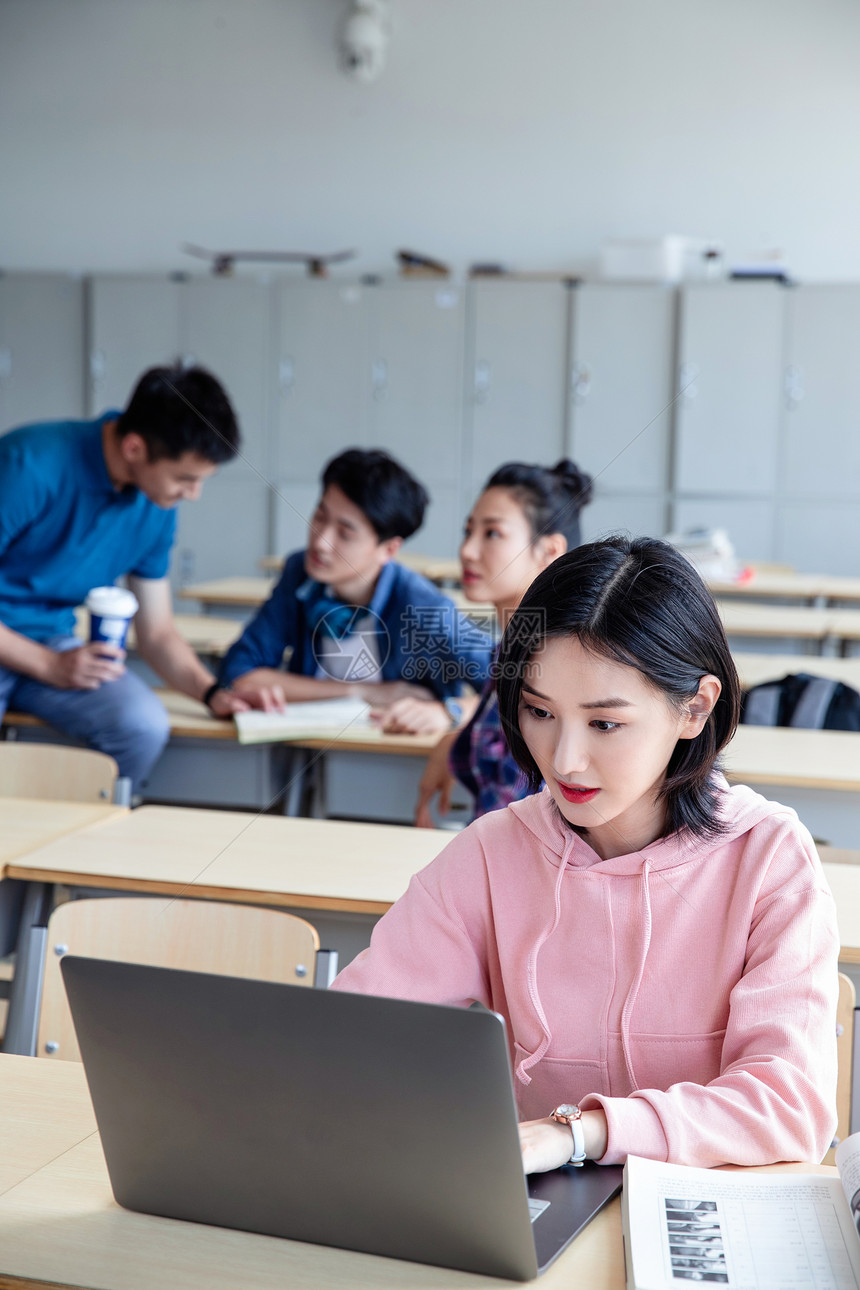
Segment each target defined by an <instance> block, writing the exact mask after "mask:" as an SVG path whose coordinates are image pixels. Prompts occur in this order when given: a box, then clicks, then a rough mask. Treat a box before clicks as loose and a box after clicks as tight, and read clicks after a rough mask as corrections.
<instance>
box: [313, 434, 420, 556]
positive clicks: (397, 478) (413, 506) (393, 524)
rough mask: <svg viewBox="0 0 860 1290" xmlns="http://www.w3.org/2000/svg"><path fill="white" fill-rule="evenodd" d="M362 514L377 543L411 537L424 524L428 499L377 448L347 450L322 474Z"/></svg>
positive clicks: (404, 471) (324, 481) (402, 469)
mask: <svg viewBox="0 0 860 1290" xmlns="http://www.w3.org/2000/svg"><path fill="white" fill-rule="evenodd" d="M331 484H334V485H336V487H338V488H339V489H340V491H341V492H342V493H343V494H344V496H345V497H348V498H349V500H350V501H351V502H353V503H354V504H355V505H356V506H357V507H358V509H359V510H360V511H361V512H362V514H363V515H364V517H365V519H366V520H367V522H368V523H369V524H370V525H371V527H372V528H373V530H374V532H375V533H376V536H377V537H378V539H379V541H380V542H385V541H386V540H387V539H388V538H393V537H399V538H408V537H411V536H412V534H413V533H415V532H416V531H417V530H418V529H420V527H421V525H422V524H423V522H424V511H425V510H426V508H427V503H428V502H429V500H430V498H429V497H428V495H427V490H426V489H425V488H424V486H423V484H419V482H418V480H417V479H415V478H413V476H412V475H410V473H409V471H408V470H407V469H406V468H405V466H401V465H400V462H399V461H395V460H394V458H393V457H389V455H388V453H387V452H382V451H381V449H378V448H366V449H365V448H348V449H347V451H346V452H342V453H341V454H340V456H338V457H333V458H332V459H331V461H330V462H329V463H328V465H327V466H326V468H325V470H324V471H323V475H322V486H323V489H324V490H325V489H326V488H328V487H329V485H331Z"/></svg>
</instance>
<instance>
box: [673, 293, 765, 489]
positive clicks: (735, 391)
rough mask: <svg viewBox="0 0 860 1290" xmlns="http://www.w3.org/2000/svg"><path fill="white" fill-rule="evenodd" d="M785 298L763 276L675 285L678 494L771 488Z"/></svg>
mask: <svg viewBox="0 0 860 1290" xmlns="http://www.w3.org/2000/svg"><path fill="white" fill-rule="evenodd" d="M785 300H786V291H785V289H784V288H782V287H780V286H778V285H776V284H774V283H770V282H764V283H762V282H756V283H752V282H751V283H738V282H736V283H725V284H710V285H701V286H690V287H685V288H683V289H682V290H681V293H680V326H679V343H678V377H677V391H678V399H677V402H676V405H675V407H676V416H675V433H676V463H675V464H676V471H675V487H676V489H677V490H678V492H680V493H682V494H683V493H698V494H701V493H706V492H710V493H717V494H735V495H740V496H744V495H754V494H759V495H763V494H768V495H769V494H771V493H772V491H773V489H774V487H775V486H776V482H777V481H776V473H777V472H776V461H777V443H778V435H779V422H780V387H781V376H782V355H783V330H784V317H785Z"/></svg>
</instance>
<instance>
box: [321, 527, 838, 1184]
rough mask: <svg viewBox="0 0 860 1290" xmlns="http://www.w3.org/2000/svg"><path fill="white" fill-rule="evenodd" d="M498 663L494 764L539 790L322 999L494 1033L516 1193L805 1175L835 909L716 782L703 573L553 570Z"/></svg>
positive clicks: (476, 827)
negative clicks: (455, 1016)
mask: <svg viewBox="0 0 860 1290" xmlns="http://www.w3.org/2000/svg"><path fill="white" fill-rule="evenodd" d="M499 666H500V670H499V679H498V694H499V708H500V711H501V715H502V721H503V722H504V723H505V728H506V729H509V730H510V742H511V748H512V751H513V754H514V756H515V757H516V760H517V763H518V764H519V766H520V767H521V769H522V770H523V772H524V774H525V775H526V777H527V779H528V781H529V783H530V785H532V786H533V787H535V786H537V784H539V783H540V781H541V780H543V781H544V783H545V785H546V786H545V788H544V789H543V790H542V791H541V792H540V793H537V794H536V795H535V796H532V797H528V798H526V799H525V800H524V801H521V802H515V803H513V804H512V805H511V806H508V807H507V808H505V810H502V811H491V812H490V813H489V814H488V815H485V816H483V817H482V818H481V819H479V820H476V821H475V823H474V824H471V825H470V826H469V827H468V828H467V829H465V830H464V832H462V833H461V834H459V836H457V837H456V838H455V839H454V840H453V841H452V842H451V843H450V845H449V846H448V847H446V849H445V850H444V851H443V852H442V853H441V854H440V855H439V856H438V858H437V859H436V860H434V861H433V862H432V863H431V864H430V865H429V866H428V867H427V868H426V869H424V870H423V871H422V872H421V873H419V874H417V875H416V876H415V877H414V878H413V879H412V881H411V883H410V886H409V889H408V890H407V892H406V894H405V895H404V896H402V897H401V899H400V900H399V901H397V903H396V904H395V905H393V906H392V908H391V909H390V911H389V912H388V913H387V914H385V916H384V917H383V918H382V919H381V920H380V922H379V923H378V924H377V925H376V928H375V929H374V932H373V937H372V940H371V943H370V947H369V949H367V950H364V951H363V952H362V954H360V955H359V956H358V958H356V959H355V960H354V961H353V962H352V963H351V964H350V965H349V966H348V967H347V968H346V969H345V970H344V971H343V972H342V973H341V974H340V976H339V977H338V978H337V979H336V981H335V983H334V988H336V989H341V990H354V991H358V992H362V993H368V994H379V995H386V996H388V997H392V998H402V999H412V1000H418V1001H424V1002H428V1003H444V1004H449V1005H459V1006H467V1005H469V1004H470V1003H472V1002H473V1001H474V1000H477V1001H479V1002H480V1003H482V1004H484V1005H485V1006H486V1007H488V1008H492V1009H494V1010H495V1011H497V1012H499V1013H501V1014H502V1015H503V1016H504V1017H505V1020H506V1022H507V1025H508V1033H509V1040H510V1045H511V1057H512V1062H513V1068H514V1084H515V1087H516V1090H517V1098H518V1103H519V1109H520V1115H521V1118H522V1120H523V1121H524V1123H523V1124H522V1125H521V1140H522V1146H523V1158H524V1165H525V1168H526V1171H527V1172H533V1171H541V1170H545V1169H554V1168H556V1167H557V1166H559V1165H562V1164H564V1163H565V1162H566V1161H568V1160H570V1159H572V1149H573V1156H574V1157H579V1158H589V1159H592V1160H596V1161H597V1162H598V1163H599V1164H616V1163H620V1162H622V1161H623V1160H624V1159H625V1158H626V1156H627V1155H628V1154H634V1155H639V1156H645V1157H648V1158H650V1159H656V1160H663V1161H672V1162H674V1163H678V1164H687V1165H698V1166H706V1167H710V1166H713V1165H720V1164H725V1163H734V1164H738V1165H763V1164H769V1163H773V1162H776V1161H790V1160H808V1161H819V1160H820V1159H821V1157H822V1156H823V1154H824V1152H825V1151H826V1149H827V1148H828V1146H829V1145H830V1141H831V1138H832V1136H833V1131H834V1128H835V1125H836V1112H835V1096H836V998H837V954H838V945H839V942H838V935H837V928H836V918H835V911H834V905H833V898H832V896H831V894H830V892H829V890H828V888H827V884H826V881H825V878H824V875H823V872H822V869H821V864H820V862H819V859H818V856H817V854H816V850H815V847H814V845H813V842H812V838H811V837H810V835H809V833H808V832H807V830H806V829H805V828H804V827H803V825H802V824H800V822H799V821H798V819H797V816H796V815H795V813H794V811H792V810H790V809H788V808H787V807H784V806H779V805H777V804H776V803H773V802H768V801H765V799H764V798H762V797H760V796H759V795H758V794H757V793H754V792H753V791H752V789H750V788H747V787H745V786H735V787H732V788H730V787H729V785H728V784H727V783H726V780H725V779H724V777H723V776H722V775H721V774H720V772H719V766H718V760H717V759H718V755H719V752H720V750H721V749H722V748H724V747H725V745H726V744H727V742H728V741H729V739H730V738H731V736H732V734H733V732H734V729H735V726H736V723H737V718H738V709H739V684H738V678H737V673H736V671H735V667H734V663H733V661H732V658H731V654H730V653H729V648H728V644H727V641H726V637H725V633H724V631H723V627H722V623H721V622H720V618H719V615H718V613H717V610H716V607H715V605H714V602H713V600H712V599H711V597H710V595H709V593H708V592H707V590H706V588H705V586H704V584H703V583H702V580H701V578H700V577H699V575H698V573H696V571H695V570H694V568H693V566H692V565H691V564H688V562H687V561H686V560H685V559H684V557H683V556H682V555H680V554H679V553H678V552H677V551H675V549H674V548H673V547H671V546H669V545H668V544H666V543H664V542H659V541H656V540H651V539H645V538H640V539H637V540H635V541H631V540H629V539H625V538H620V537H615V538H608V539H606V540H605V541H602V542H595V543H593V544H591V545H587V546H582V547H580V548H579V549H578V550H576V551H570V552H568V553H567V554H566V555H563V556H561V557H560V558H559V559H558V560H556V561H555V563H554V564H552V565H551V566H550V567H549V568H548V569H546V570H545V571H544V572H543V573H541V574H540V575H539V576H538V578H537V579H536V580H535V582H534V583H533V584H532V586H531V587H530V589H529V590H528V591H527V592H526V595H525V596H524V598H523V600H522V603H521V604H520V607H519V608H518V609H517V611H516V613H515V614H514V615H513V617H512V619H511V622H510V623H509V625H508V628H507V630H506V632H505V635H504V637H503V639H502V645H501V651H500V656H499ZM404 1097H408V1089H405V1090H404Z"/></svg>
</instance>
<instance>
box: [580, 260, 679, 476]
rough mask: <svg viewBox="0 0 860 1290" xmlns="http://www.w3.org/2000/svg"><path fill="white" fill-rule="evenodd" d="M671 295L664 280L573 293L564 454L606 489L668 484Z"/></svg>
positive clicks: (582, 288) (598, 286)
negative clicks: (567, 451) (656, 283)
mask: <svg viewBox="0 0 860 1290" xmlns="http://www.w3.org/2000/svg"><path fill="white" fill-rule="evenodd" d="M675 300H676V297H675V293H674V291H673V290H672V289H671V288H668V287H662V286H626V285H625V286H621V285H619V286H616V285H613V284H594V285H591V284H589V285H582V286H578V287H576V288H575V289H574V291H573V295H572V325H571V348H570V389H569V397H570V413H569V425H570V430H569V445H570V455H571V456H572V457H573V459H574V460H575V461H576V462H577V463H578V464H579V465H580V466H582V467H583V468H584V469H585V470H587V471H588V472H589V473H590V474H591V475H593V476H594V477H595V479H596V480H597V481H598V483H599V486H600V487H601V489H603V490H605V491H608V492H615V491H617V490H622V491H623V490H627V491H632V492H641V493H649V492H650V493H662V494H665V493H666V492H667V490H668V488H669V482H670V481H669V464H670V448H671V445H670V433H671V425H672V408H671V403H672V385H673V380H672V377H673V350H674V331H675Z"/></svg>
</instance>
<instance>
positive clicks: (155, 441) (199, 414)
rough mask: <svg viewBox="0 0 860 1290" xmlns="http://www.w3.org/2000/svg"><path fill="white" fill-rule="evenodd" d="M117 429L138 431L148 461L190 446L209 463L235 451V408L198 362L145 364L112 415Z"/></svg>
mask: <svg viewBox="0 0 860 1290" xmlns="http://www.w3.org/2000/svg"><path fill="white" fill-rule="evenodd" d="M116 432H117V435H118V436H119V437H120V438H123V437H124V436H125V435H127V434H139V435H140V437H141V438H142V439H143V440H144V441H145V443H146V451H147V455H148V458H149V460H150V461H160V460H161V459H162V458H163V457H168V458H170V459H171V460H172V461H176V460H177V459H178V458H179V457H181V456H182V455H183V454H184V453H186V452H193V453H195V454H196V455H197V456H198V457H203V458H204V460H206V461H211V462H212V463H213V464H214V465H216V466H218V465H221V464H222V463H223V462H225V461H230V460H231V459H232V458H233V457H235V456H236V453H237V452H238V450H239V443H240V438H241V436H240V434H239V426H238V423H237V421H236V414H235V412H234V411H233V408H232V407H231V404H230V400H229V398H228V397H227V392H226V391H225V389H224V387H223V386H222V385H221V383H220V381H218V380H216V378H215V377H214V376H213V375H212V373H211V372H207V371H206V370H205V368H202V367H183V366H182V365H181V364H180V363H176V364H174V366H173V367H150V368H149V370H148V371H146V372H144V374H143V376H142V377H141V378H140V380H139V381H138V383H137V385H136V386H135V387H134V390H133V391H132V395H131V398H130V399H129V401H128V407H127V408H126V409H125V411H124V412H123V413H121V414H120V417H119V420H118V421H117V430H116Z"/></svg>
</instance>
